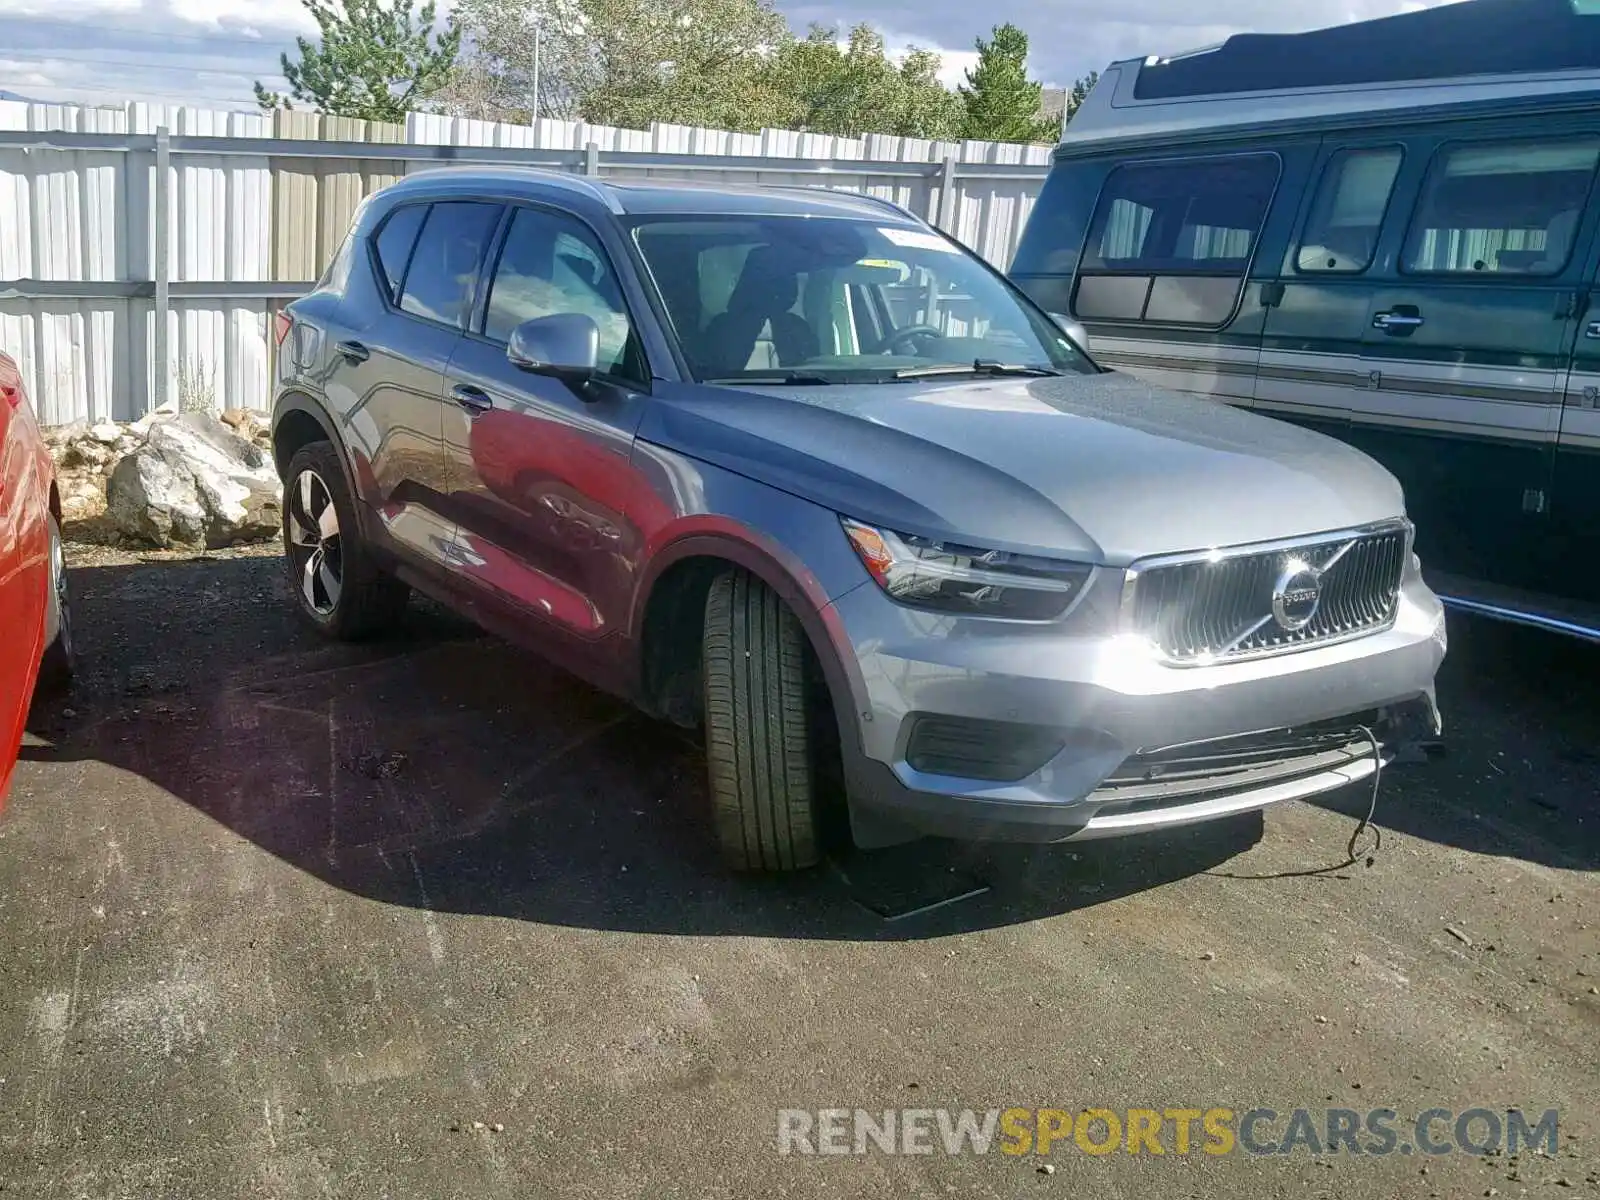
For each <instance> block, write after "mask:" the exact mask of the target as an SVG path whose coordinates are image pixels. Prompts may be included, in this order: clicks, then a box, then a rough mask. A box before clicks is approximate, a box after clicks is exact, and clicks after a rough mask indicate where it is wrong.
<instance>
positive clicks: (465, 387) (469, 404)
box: [450, 383, 494, 413]
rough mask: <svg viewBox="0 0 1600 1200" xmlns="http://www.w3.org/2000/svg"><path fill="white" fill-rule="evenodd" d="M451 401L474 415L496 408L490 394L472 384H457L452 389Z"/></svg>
mask: <svg viewBox="0 0 1600 1200" xmlns="http://www.w3.org/2000/svg"><path fill="white" fill-rule="evenodd" d="M450 399H452V400H454V401H455V402H456V403H457V404H459V405H460V406H461V407H462V408H464V409H466V410H467V411H468V412H472V413H481V412H488V411H489V410H490V409H491V408H493V407H494V401H493V400H492V399H490V397H489V393H488V392H486V391H484V390H483V389H482V388H481V387H474V386H473V385H472V384H470V383H458V384H456V385H455V387H453V388H451V389H450Z"/></svg>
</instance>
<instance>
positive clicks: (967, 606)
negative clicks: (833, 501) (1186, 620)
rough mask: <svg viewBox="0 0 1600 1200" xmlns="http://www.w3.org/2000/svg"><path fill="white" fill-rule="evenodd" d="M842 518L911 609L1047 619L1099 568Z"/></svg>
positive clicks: (873, 568)
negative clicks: (958, 543) (955, 542)
mask: <svg viewBox="0 0 1600 1200" xmlns="http://www.w3.org/2000/svg"><path fill="white" fill-rule="evenodd" d="M840 521H841V522H842V523H843V525H844V531H845V534H846V535H847V536H848V537H849V538H850V544H851V545H853V546H854V547H855V548H856V553H857V554H858V555H860V556H861V561H862V563H863V564H864V565H865V566H866V568H867V573H868V574H870V575H871V576H872V578H873V579H875V580H877V583H878V586H879V587H881V588H882V589H883V590H884V591H885V592H887V593H888V594H889V596H890V597H891V598H893V599H895V600H898V601H899V602H900V603H902V604H908V605H911V606H912V607H914V608H929V609H935V610H937V611H939V612H948V613H956V614H960V615H965V616H974V617H1006V618H1009V619H1011V620H1014V621H1048V620H1051V619H1052V618H1054V617H1059V616H1060V615H1061V614H1062V613H1064V612H1066V611H1067V607H1068V606H1069V605H1070V604H1071V603H1072V602H1073V600H1074V599H1076V598H1077V596H1078V593H1079V592H1081V591H1082V590H1083V588H1084V587H1085V586H1086V585H1087V584H1088V582H1089V576H1090V575H1091V574H1092V573H1093V571H1094V568H1093V567H1091V566H1088V565H1087V564H1084V563H1070V562H1060V561H1057V560H1055V559H1048V558H1030V557H1028V556H1026V555H1022V554H1011V553H1008V552H1007V551H1004V550H979V549H976V548H974V547H972V546H955V545H950V544H948V543H945V542H934V541H929V540H928V539H926V538H920V537H912V536H910V535H907V534H898V533H891V532H890V531H889V530H887V529H875V528H873V527H872V526H871V525H863V524H861V523H860V522H859V521H852V520H850V519H849V518H848V517H841V518H840Z"/></svg>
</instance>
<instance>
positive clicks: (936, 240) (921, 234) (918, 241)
mask: <svg viewBox="0 0 1600 1200" xmlns="http://www.w3.org/2000/svg"><path fill="white" fill-rule="evenodd" d="M878 232H879V233H881V234H883V236H884V237H886V238H888V239H889V240H890V241H891V242H893V243H894V244H895V245H896V246H906V247H908V248H910V249H915V250H937V251H939V252H940V253H941V254H958V253H960V251H958V250H957V249H956V248H955V247H954V246H952V245H951V244H950V243H949V242H947V241H945V240H944V239H943V238H942V237H940V236H939V235H938V234H937V233H929V232H928V231H927V230H926V229H906V228H904V227H902V226H894V225H880V226H878Z"/></svg>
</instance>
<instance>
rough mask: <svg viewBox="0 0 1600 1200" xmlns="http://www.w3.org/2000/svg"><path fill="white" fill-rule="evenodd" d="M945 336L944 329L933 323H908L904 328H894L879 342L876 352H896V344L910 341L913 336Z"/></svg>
mask: <svg viewBox="0 0 1600 1200" xmlns="http://www.w3.org/2000/svg"><path fill="white" fill-rule="evenodd" d="M943 336H944V330H942V329H938V328H935V327H934V326H932V325H907V326H906V327H905V328H904V329H896V330H894V331H893V332H892V333H890V334H889V335H888V336H887V337H885V338H884V339H883V341H881V342H879V343H878V348H877V350H876V351H875V352H874V353H877V354H894V353H895V347H896V346H898V345H900V344H901V343H902V342H908V341H910V340H911V339H912V338H918V337H937V338H942V337H943Z"/></svg>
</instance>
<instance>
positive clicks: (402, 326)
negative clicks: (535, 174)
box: [323, 201, 501, 571]
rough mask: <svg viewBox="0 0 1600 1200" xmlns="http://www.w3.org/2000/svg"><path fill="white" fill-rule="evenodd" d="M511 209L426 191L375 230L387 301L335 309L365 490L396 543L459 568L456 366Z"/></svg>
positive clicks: (428, 563) (334, 345) (337, 370)
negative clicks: (502, 221)
mask: <svg viewBox="0 0 1600 1200" xmlns="http://www.w3.org/2000/svg"><path fill="white" fill-rule="evenodd" d="M500 211H501V210H500V206H499V205H494V204H477V203H456V202H438V203H433V204H429V203H427V202H425V201H424V202H420V203H417V204H409V205H402V206H400V207H398V208H396V209H395V210H394V211H393V212H392V213H390V214H389V215H388V216H387V217H386V218H385V219H384V221H383V223H382V224H381V225H380V226H379V227H378V229H377V230H376V231H375V232H374V233H373V235H372V250H373V253H372V255H371V258H372V264H371V265H372V270H373V271H374V272H375V273H376V276H377V278H376V284H377V287H378V291H379V297H378V300H377V302H376V303H373V304H366V305H361V304H349V303H347V304H344V305H341V306H339V307H338V308H337V309H335V310H334V311H333V312H332V314H331V316H329V318H328V319H327V335H328V340H329V342H330V343H331V345H329V346H328V348H327V350H326V360H325V361H326V367H325V371H326V376H325V379H324V380H323V388H324V390H325V392H326V394H327V396H328V398H329V401H330V403H332V405H333V406H334V409H335V411H336V413H337V414H338V415H339V417H340V419H341V421H342V422H343V424H344V426H345V429H346V430H347V431H348V432H347V434H346V437H347V438H348V440H349V443H350V448H351V450H352V452H353V455H354V456H355V457H356V459H357V464H356V465H357V470H358V476H359V477H360V479H361V480H362V483H363V488H364V490H366V491H368V492H369V493H370V494H368V495H366V496H365V499H366V500H367V501H368V502H369V503H370V504H371V505H372V507H373V509H374V511H375V512H376V515H377V518H378V520H379V521H380V522H381V524H382V526H383V528H384V529H385V530H386V532H387V533H388V535H389V537H390V539H391V540H392V542H393V543H394V546H395V548H396V549H397V550H399V551H400V552H401V553H403V554H406V555H408V556H410V557H411V558H412V559H413V560H415V561H416V562H417V563H419V564H421V565H423V566H425V567H430V568H432V569H434V570H435V571H446V570H448V569H449V565H450V563H451V561H452V554H453V551H454V548H455V528H454V526H453V525H452V524H451V523H450V522H449V520H448V518H447V517H446V515H445V514H444V513H443V511H442V507H443V506H442V499H443V495H444V487H443V481H444V448H443V443H442V432H443V427H444V417H443V412H442V408H443V392H444V369H445V367H446V366H447V365H448V364H449V362H450V355H451V354H452V353H453V352H454V351H455V346H456V342H457V340H458V339H459V338H460V336H461V329H462V327H463V323H464V321H465V319H466V315H467V313H468V312H470V310H471V307H472V293H473V287H474V285H475V282H476V272H477V269H478V262H479V260H480V259H481V257H482V254H483V252H484V250H485V249H486V247H487V245H488V242H489V240H490V236H491V234H492V232H493V230H494V226H495V222H496V221H498V219H499V215H500ZM355 269H361V267H360V265H358V266H357V267H356V268H355Z"/></svg>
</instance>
